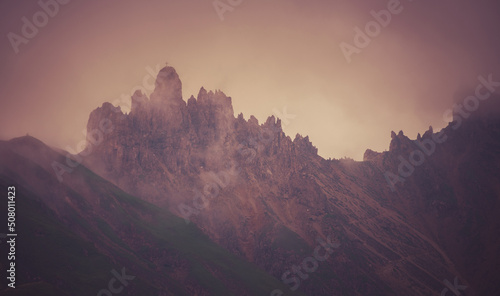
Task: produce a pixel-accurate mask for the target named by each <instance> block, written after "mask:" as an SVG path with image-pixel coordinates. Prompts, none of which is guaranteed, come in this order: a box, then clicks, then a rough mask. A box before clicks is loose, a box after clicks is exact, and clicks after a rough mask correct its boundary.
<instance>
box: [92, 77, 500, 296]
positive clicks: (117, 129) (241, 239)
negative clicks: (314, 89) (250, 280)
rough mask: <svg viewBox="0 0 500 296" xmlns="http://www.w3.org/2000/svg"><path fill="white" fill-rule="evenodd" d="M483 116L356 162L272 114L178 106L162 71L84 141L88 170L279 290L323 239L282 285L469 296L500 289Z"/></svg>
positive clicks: (402, 140)
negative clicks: (457, 291)
mask: <svg viewBox="0 0 500 296" xmlns="http://www.w3.org/2000/svg"><path fill="white" fill-rule="evenodd" d="M490 113H491V112H490ZM490 113H488V114H489V115H488V116H487V118H486V117H484V116H482V115H480V114H479V113H477V114H476V115H474V116H472V117H471V119H470V120H468V121H464V122H463V126H462V127H461V128H460V129H454V128H453V127H452V125H450V126H449V127H448V128H446V129H445V130H444V131H443V132H444V135H446V136H447V139H448V140H445V141H442V137H443V134H438V133H434V132H433V130H432V129H429V131H427V132H426V133H424V135H423V136H420V135H419V136H418V138H417V140H411V139H409V138H408V137H406V136H405V135H404V134H403V133H402V132H400V133H399V134H397V135H396V134H395V133H393V134H392V141H391V143H390V148H389V151H387V152H383V153H377V152H374V151H371V150H367V152H366V153H365V161H364V162H354V161H349V160H325V159H323V158H321V157H319V156H318V155H317V149H316V148H315V147H314V146H313V145H312V143H311V142H310V141H309V139H308V137H302V136H300V135H297V136H296V137H295V139H294V140H292V139H291V138H290V137H288V136H286V135H285V134H284V133H283V131H282V129H281V121H280V120H279V119H276V118H274V117H273V116H271V117H269V118H268V119H267V120H266V122H265V123H263V124H259V123H258V121H257V119H255V118H254V117H253V116H251V117H250V118H249V119H248V120H245V119H244V118H243V115H241V114H240V115H238V116H237V117H234V114H233V109H232V105H231V98H230V97H227V96H226V95H225V94H223V93H222V92H220V91H216V92H212V91H210V92H207V91H206V90H205V89H203V88H202V89H201V90H200V92H199V94H198V96H197V98H194V97H190V98H189V99H188V100H187V103H186V102H185V101H183V99H182V93H181V82H180V80H179V77H178V75H177V73H175V70H174V69H173V68H171V67H166V68H164V69H162V70H161V71H160V73H159V75H158V78H157V81H156V89H155V91H154V92H153V93H152V95H151V98H148V97H146V96H145V95H143V94H141V93H136V94H134V96H133V97H132V108H131V111H130V113H129V114H123V113H122V112H121V111H120V110H119V108H116V107H113V106H112V105H111V104H109V103H105V104H103V105H102V107H100V108H98V109H96V110H94V111H93V112H92V113H91V115H90V118H89V123H88V127H87V128H88V132H89V134H92V131H95V130H97V129H99V128H102V126H103V125H106V127H107V128H108V129H109V130H112V131H111V132H109V133H106V134H104V135H103V138H102V139H101V141H97V140H96V141H95V142H96V143H97V144H96V143H92V142H90V143H89V147H90V146H91V147H92V151H86V152H84V154H86V157H85V163H86V164H87V165H88V166H89V167H91V168H92V169H93V170H94V171H96V172H97V173H99V174H100V175H101V176H103V177H105V178H107V179H108V180H111V181H112V182H113V183H115V184H116V185H118V186H119V187H120V188H122V189H124V190H125V191H127V192H129V193H132V194H134V195H136V196H139V197H141V198H142V199H144V200H147V201H149V202H152V203H154V204H156V205H159V206H161V207H164V208H166V209H169V210H170V211H172V212H174V213H175V214H177V215H178V216H180V217H183V218H185V219H186V220H189V221H191V222H193V223H195V224H196V225H197V226H199V227H200V228H201V229H202V230H203V231H204V232H205V233H206V234H207V235H208V236H209V237H210V238H211V239H212V240H214V241H215V242H217V243H219V244H220V245H222V246H223V247H225V248H226V249H228V250H230V251H231V252H233V253H235V254H237V255H240V256H242V257H244V258H246V259H247V260H249V261H251V262H253V263H255V264H257V265H258V266H260V267H261V268H263V269H265V270H266V271H267V272H269V273H270V274H272V275H274V276H275V277H277V278H279V279H282V276H284V275H285V273H286V271H289V270H291V268H292V267H293V266H295V265H300V263H301V262H302V260H303V259H304V258H307V257H308V256H311V254H312V252H313V250H314V248H315V246H316V245H317V244H318V243H317V239H318V238H320V239H323V240H325V239H326V238H327V237H328V236H329V235H330V236H331V237H333V238H334V240H335V241H336V242H337V243H339V244H340V246H339V248H338V249H337V250H336V251H335V253H333V255H332V256H330V258H329V259H328V260H327V261H326V262H325V263H321V262H320V264H319V267H318V268H319V269H318V270H317V271H315V272H314V274H313V273H309V274H307V273H306V274H302V273H300V272H299V271H294V272H291V273H288V275H286V276H284V278H283V279H284V280H285V281H287V284H289V286H291V287H292V288H299V287H300V290H302V291H304V292H306V293H307V294H309V295H331V293H332V291H342V292H340V293H339V294H342V295H377V294H378V295H399V294H406V295H434V294H436V295H438V294H439V293H441V291H442V290H443V289H444V288H446V286H445V285H444V284H443V280H445V279H447V280H449V281H453V279H454V278H455V277H458V279H459V282H460V283H461V284H465V285H467V286H468V288H467V295H469V294H470V295H474V294H477V295H487V294H484V293H486V292H488V293H489V292H491V291H496V292H499V291H500V288H499V285H498V284H494V283H496V282H498V276H497V275H493V274H495V273H494V266H495V264H498V258H497V257H496V256H495V255H494V254H495V250H498V249H499V248H500V242H499V241H498V239H496V238H493V237H495V229H498V226H500V220H499V219H498V218H496V215H495V214H494V213H495V211H498V199H499V196H500V192H499V185H498V184H500V180H499V176H500V174H499V171H500V170H499V169H500V166H499V165H500V163H499V158H498V155H499V153H498V152H500V150H499V149H498V147H499V145H500V141H499V140H498V139H500V138H499V137H498V134H499V130H500V129H499V126H500V124H499V121H498V118H497V117H496V116H494V115H491V114H490ZM326 136H327V135H326ZM436 139H437V140H436ZM417 141H418V142H417ZM430 141H432V142H433V143H434V148H433V149H431V146H432V145H430V144H428V143H429V142H430ZM436 141H437V142H436ZM439 141H441V142H439ZM438 142H439V143H438ZM422 143H424V144H422ZM422 145H423V146H422ZM426 145H427V146H426ZM422 147H423V148H422ZM430 150H432V153H430ZM415 151H421V152H415ZM422 155H423V157H424V158H418V156H422ZM402 163H403V164H402ZM406 163H409V165H411V166H412V168H413V169H412V168H410V167H409V166H408V165H406ZM417 164H418V165H417ZM474 176H479V177H474ZM481 213H483V214H484V215H485V217H487V218H481V216H482V214H481ZM484 219H487V221H485V220H484ZM497 234H498V233H496V237H498V235H497ZM473 250H474V252H473V253H472V255H471V253H470V252H471V251H473ZM484 258H486V259H484ZM484 260H489V261H490V262H492V263H484ZM470 267H472V268H473V270H470V269H468V268H470ZM478 270H481V272H480V273H479V272H478ZM490 272H491V273H490ZM316 273H317V274H316ZM478 274H479V275H478ZM492 283H493V284H492ZM270 292H271V291H270ZM285 294H286V293H285ZM493 294H494V293H493ZM278 295H279V294H278Z"/></svg>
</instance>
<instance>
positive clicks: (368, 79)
mask: <svg viewBox="0 0 500 296" xmlns="http://www.w3.org/2000/svg"><path fill="white" fill-rule="evenodd" d="M60 1H61V2H64V1H62V0H60ZM66 1H67V0H66ZM42 2H44V3H45V2H47V3H48V2H52V1H50V0H42ZM219 2H220V3H223V4H225V5H231V3H232V4H233V5H234V6H231V7H232V10H228V11H226V12H225V13H223V14H222V16H223V20H222V19H221V18H220V16H219V15H220V13H219V14H218V13H217V11H216V9H215V8H214V5H213V0H203V1H201V0H200V1H196V0H191V1H187V0H177V1H167V0H162V1H156V0H150V1H131V0H120V1H118V0H88V1H83V0H72V1H69V3H67V4H64V5H62V4H61V5H59V11H57V12H55V13H52V15H53V17H52V16H49V17H48V21H46V20H44V15H43V13H41V12H40V11H43V10H42V8H41V6H40V5H39V4H38V2H37V1H34V0H31V1H6V0H0V29H1V36H2V39H0V66H1V67H0V99H1V109H0V112H1V113H0V138H2V139H9V138H11V137H15V136H21V135H25V134H26V133H29V134H30V135H33V136H35V137H38V138H39V139H41V140H42V141H45V142H46V143H48V144H50V145H53V146H57V147H61V148H66V147H67V146H68V145H69V146H70V147H73V148H74V147H75V145H76V143H78V142H79V141H81V140H82V139H84V135H83V134H82V129H84V128H85V126H86V122H87V119H88V115H89V113H90V112H91V111H92V110H93V109H95V108H96V107H99V106H100V105H101V104H102V103H103V102H105V101H110V102H112V101H115V100H117V99H119V98H120V96H121V94H127V95H128V94H130V93H131V92H132V91H133V90H135V89H136V88H137V87H138V86H141V85H142V84H143V79H144V78H145V77H147V75H149V74H148V71H147V70H146V68H147V67H150V68H151V69H153V70H154V71H156V65H161V66H163V65H165V62H168V64H169V65H171V66H173V67H175V68H176V70H177V72H178V73H179V76H180V78H181V80H182V82H183V95H184V99H185V100H187V99H188V98H189V96H191V95H192V94H194V95H196V94H197V93H198V90H199V88H200V87H201V86H204V87H205V88H206V89H220V90H222V91H223V92H224V93H226V95H228V96H231V97H232V98H233V106H234V110H235V113H236V114H238V113H240V112H243V114H244V116H245V118H246V119H248V118H249V116H250V115H252V114H253V115H255V116H256V117H257V118H258V119H259V122H262V121H264V120H265V118H267V117H268V116H270V115H273V114H274V115H276V112H275V110H279V112H283V110H284V108H286V110H287V112H288V113H289V114H293V115H295V116H294V118H290V119H288V122H284V123H288V124H287V125H286V124H285V125H286V126H285V128H284V129H285V132H286V133H287V134H288V135H290V136H291V137H292V138H293V137H294V136H295V134H296V133H300V134H302V135H304V136H305V135H309V137H310V139H311V141H312V142H313V144H314V145H315V146H317V147H318V149H319V154H320V155H322V156H323V157H326V158H328V157H332V158H333V157H334V158H340V157H343V156H348V157H353V158H355V159H358V160H360V159H362V155H363V153H364V151H365V150H366V149H367V148H370V149H373V150H377V151H383V150H387V149H388V146H389V141H390V131H391V130H395V131H399V130H403V131H404V132H405V134H407V135H409V136H410V137H412V138H414V137H416V134H417V133H418V132H421V133H422V132H424V131H425V130H427V128H428V126H429V125H433V126H434V127H435V128H441V127H443V126H444V125H445V124H446V123H445V122H444V121H443V118H442V117H443V113H444V111H445V110H446V109H448V108H450V107H451V106H452V99H453V97H454V95H455V93H457V92H459V93H463V91H464V90H467V89H470V88H474V87H475V86H476V85H477V84H478V82H477V76H478V75H485V76H487V75H488V74H490V73H493V77H494V78H495V77H497V79H496V80H498V81H500V71H499V70H500V56H499V53H500V34H499V33H498V31H499V29H500V18H499V16H500V8H499V7H500V5H499V4H497V1H496V0H476V1H472V0H434V1H425V0H413V1H410V0H401V1H400V6H397V2H398V1H395V0H389V1H388V0H380V1H379V0H376V1H374V0H370V1H368V0H365V1H360V0H328V1H327V0H325V1H323V0H308V1H305V0H302V1H298V0H243V1H241V0H221V1H219ZM240 2H241V3H240ZM388 5H389V6H391V7H397V11H398V13H397V14H392V15H391V20H390V22H388V24H386V26H385V27H381V29H380V33H379V34H378V35H376V36H374V37H373V38H372V40H371V41H370V43H369V44H368V45H367V46H366V47H364V48H362V49H361V50H360V52H358V53H355V54H352V55H351V56H350V58H351V62H350V63H349V62H348V61H347V60H346V58H345V56H344V54H343V52H342V50H341V48H340V44H341V43H342V42H346V43H349V44H351V45H353V44H354V42H353V41H354V37H355V31H354V28H355V27H359V28H362V29H363V30H364V29H365V25H366V24H367V23H368V22H369V21H372V20H373V19H374V17H373V16H372V15H371V14H370V11H371V10H375V11H380V10H382V9H386V10H387V7H388ZM393 9H395V8H393ZM395 11H396V10H395ZM34 16H35V19H36V22H37V23H38V24H39V25H40V26H42V27H40V28H38V32H29V30H27V29H25V30H24V31H25V32H24V33H25V34H26V33H28V37H29V38H26V39H25V40H24V41H23V42H24V43H23V42H20V41H19V40H21V39H16V40H17V42H18V44H17V46H12V42H11V41H10V40H9V36H10V38H11V39H12V38H13V37H12V36H14V35H13V34H10V35H9V33H10V32H12V33H14V34H17V36H18V37H19V38H24V37H23V32H22V28H23V17H26V18H27V19H28V20H30V21H33V17H34ZM44 21H45V22H46V24H44ZM30 33H31V36H29V34H30ZM375 33H377V32H375ZM14 47H17V49H18V50H19V52H18V53H15V49H14ZM151 81H152V80H151ZM148 83H151V82H148Z"/></svg>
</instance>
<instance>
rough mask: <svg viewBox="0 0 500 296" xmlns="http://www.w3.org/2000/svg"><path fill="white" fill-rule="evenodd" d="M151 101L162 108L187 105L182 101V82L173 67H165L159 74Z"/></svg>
mask: <svg viewBox="0 0 500 296" xmlns="http://www.w3.org/2000/svg"><path fill="white" fill-rule="evenodd" d="M151 101H152V102H154V103H160V105H162V106H165V105H171V104H173V105H184V104H185V103H184V101H183V100H182V82H181V80H180V78H179V75H178V74H177V72H176V71H175V69H174V68H173V67H169V66H167V67H164V68H163V69H161V70H160V72H159V73H158V76H157V77H156V82H155V90H154V91H153V93H152V94H151Z"/></svg>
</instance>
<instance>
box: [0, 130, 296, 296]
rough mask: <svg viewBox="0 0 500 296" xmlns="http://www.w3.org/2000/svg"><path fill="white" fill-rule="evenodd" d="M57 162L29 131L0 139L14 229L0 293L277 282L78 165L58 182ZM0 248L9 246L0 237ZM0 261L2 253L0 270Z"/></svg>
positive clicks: (254, 289)
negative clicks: (10, 276) (11, 274)
mask: <svg viewBox="0 0 500 296" xmlns="http://www.w3.org/2000/svg"><path fill="white" fill-rule="evenodd" d="M65 163H66V157H65V156H64V155H61V154H59V153H58V152H56V151H54V150H53V149H51V148H50V147H48V146H46V145H45V144H43V143H42V142H40V141H39V140H37V139H35V138H32V137H29V136H26V137H22V138H16V139H13V140H11V141H8V142H0V184H1V186H2V188H5V189H7V188H8V187H11V186H14V187H15V192H16V198H15V202H16V204H15V206H16V208H15V213H16V226H15V227H16V233H17V237H16V238H15V240H16V244H15V248H16V250H15V257H16V258H15V261H12V262H15V267H16V270H15V275H16V285H15V289H12V288H8V287H7V284H8V283H10V281H8V280H7V278H6V277H2V279H1V280H0V281H1V284H2V286H1V287H2V290H0V295H23V296H26V295H72V296H73V295H96V294H97V295H111V294H115V293H121V292H122V291H123V293H121V295H155V296H156V295H162V296H163V295H262V294H266V293H267V292H268V291H270V290H273V289H277V288H282V289H283V288H284V287H285V286H284V284H283V283H281V282H280V281H279V280H277V279H275V278H273V277H272V276H270V275H268V274H266V273H265V272H264V271H262V270H260V269H259V268H257V267H256V266H255V265H253V264H251V263H248V262H245V261H244V260H241V259H240V258H238V257H237V256H234V255H232V254H230V253H229V252H228V251H227V250H225V249H223V248H221V247H220V246H218V245H216V244H215V243H213V242H212V241H210V240H209V239H208V238H207V237H206V236H205V235H204V234H203V233H202V232H201V231H200V230H199V229H198V228H197V227H196V226H194V225H192V224H191V225H187V224H186V223H185V222H184V221H183V220H182V219H181V218H178V217H176V216H174V215H172V214H171V213H169V212H168V211H165V210H162V209H159V208H158V207H156V206H154V205H152V204H150V203H147V202H145V201H142V200H141V199H138V198H136V197H134V196H132V195H129V194H127V193H125V192H124V191H122V190H120V189H119V188H118V187H116V186H114V185H112V184H111V183H109V182H108V181H106V180H104V179H102V178H101V177H99V176H97V175H96V174H94V173H93V172H92V171H90V170H89V169H87V168H86V167H84V166H82V165H80V166H78V167H76V168H75V169H74V170H73V171H72V172H71V173H67V174H66V175H65V176H64V181H63V182H59V180H58V178H57V177H56V174H55V173H54V169H53V166H54V164H57V165H63V164H65ZM1 210H2V213H7V202H5V203H2V205H1ZM5 220H7V219H5ZM0 251H1V252H2V254H7V253H9V250H8V245H7V244H6V243H5V242H4V243H2V245H1V247H0ZM9 262H11V261H9ZM9 262H7V256H2V258H1V260H0V264H1V269H2V270H7V269H8V266H10V265H9V264H10V263H9ZM5 287H7V288H5ZM111 292H113V293H111ZM110 293H111V294H110ZM295 295H303V294H299V293H297V294H295Z"/></svg>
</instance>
